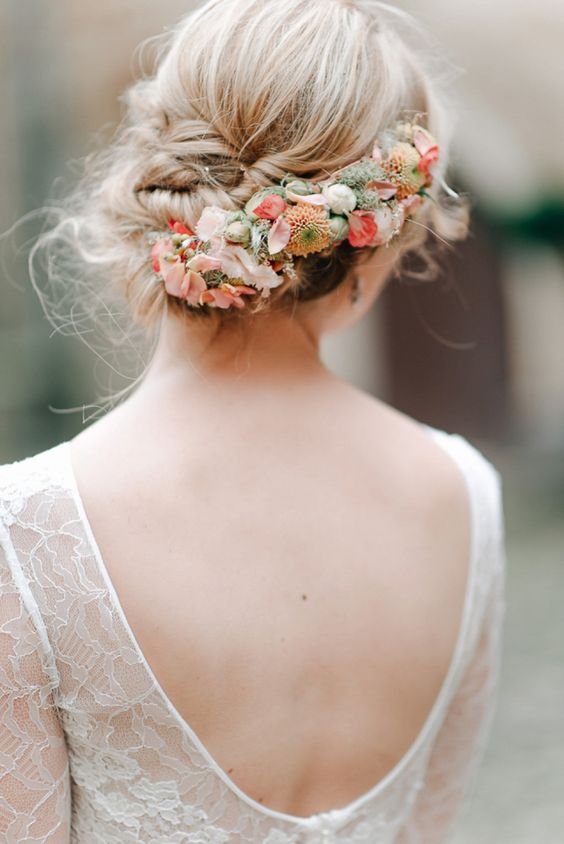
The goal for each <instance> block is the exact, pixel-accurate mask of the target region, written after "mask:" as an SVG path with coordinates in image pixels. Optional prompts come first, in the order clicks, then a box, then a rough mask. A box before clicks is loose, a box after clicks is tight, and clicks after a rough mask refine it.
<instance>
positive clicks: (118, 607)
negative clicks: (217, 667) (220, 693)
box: [51, 423, 478, 828]
mask: <svg viewBox="0 0 564 844" xmlns="http://www.w3.org/2000/svg"><path fill="white" fill-rule="evenodd" d="M419 424H420V425H421V426H422V427H423V428H425V429H427V430H428V431H430V432H431V436H432V438H433V439H435V440H437V439H438V440H439V441H440V440H441V439H442V438H443V437H450V436H452V435H451V434H449V433H447V432H446V431H442V430H441V429H439V428H434V427H432V426H429V425H426V424H424V423H419ZM437 434H439V435H440V436H439V437H437V436H436V435H437ZM71 442H72V440H64V441H63V442H61V443H59V445H58V446H54V447H53V449H52V450H51V451H52V452H53V454H55V453H56V452H57V451H60V452H61V453H62V454H63V456H64V460H65V467H64V468H65V470H66V471H65V476H66V478H67V481H68V487H69V490H70V492H71V493H72V497H73V500H74V504H75V506H76V508H77V512H78V515H79V518H80V521H81V524H82V526H83V528H84V531H85V533H86V536H87V539H88V542H89V544H90V548H91V550H92V553H93V556H94V558H95V560H96V564H97V567H98V569H99V572H100V574H101V576H102V579H103V581H104V583H105V586H106V588H107V590H108V593H109V595H110V598H111V601H112V604H113V606H114V608H115V611H116V613H117V615H118V617H119V619H120V622H121V624H122V626H123V628H124V630H125V632H126V634H127V636H128V638H129V640H130V645H131V647H132V650H133V651H134V652H135V654H136V656H137V658H138V659H139V662H140V663H141V664H142V666H143V669H144V671H145V673H146V674H147V676H148V678H149V680H150V681H151V683H152V685H153V688H154V691H156V693H157V694H158V697H159V698H160V700H161V702H162V704H163V706H164V707H165V708H166V709H167V711H168V712H169V714H170V715H171V717H172V718H173V719H174V721H175V722H176V723H177V725H178V727H179V729H180V730H181V731H182V733H183V734H185V735H186V736H187V737H188V738H189V739H190V740H191V741H192V743H193V744H194V745H195V747H196V748H197V749H198V751H199V752H200V754H201V755H202V757H203V758H204V759H205V760H206V762H207V764H208V765H209V767H210V769H211V770H212V771H213V772H214V773H215V775H216V776H217V777H218V778H219V779H221V780H222V782H223V783H224V784H225V785H226V786H227V788H228V789H229V790H230V791H231V792H232V793H233V794H234V795H235V796H237V797H238V798H239V799H240V800H242V801H243V802H244V803H246V804H247V805H248V806H250V807H251V808H252V809H253V810H254V811H255V812H258V813H259V814H261V815H266V816H268V817H270V818H272V819H276V820H279V821H284V822H286V823H291V824H294V825H298V826H301V827H304V828H307V827H315V826H318V825H319V824H320V823H323V822H331V824H332V825H334V824H339V822H341V823H346V822H348V821H349V820H350V819H351V817H352V816H353V815H354V814H355V812H356V811H357V810H359V809H360V808H361V807H362V806H364V805H366V804H367V803H370V801H371V800H373V799H375V798H376V797H378V796H380V795H381V794H382V793H383V792H384V791H385V789H386V788H387V787H388V786H389V785H390V784H392V783H393V782H394V781H395V780H397V779H398V777H399V776H400V774H401V773H402V772H403V771H404V770H405V769H406V768H407V766H408V764H409V763H410V762H411V761H412V759H414V757H415V756H416V754H417V752H418V751H419V750H420V749H421V748H422V747H424V745H425V740H426V739H427V737H428V735H429V734H430V733H431V732H432V728H433V726H434V725H435V722H437V721H438V720H439V719H440V716H441V713H442V711H443V708H444V704H445V703H446V702H447V701H448V699H449V693H450V690H451V686H452V685H453V680H454V678H455V676H456V673H457V671H458V668H459V664H460V661H461V656H462V654H463V652H464V645H465V640H466V635H467V630H468V627H469V623H470V608H471V604H472V597H473V593H474V582H475V569H476V562H477V560H476V556H477V554H476V552H477V547H478V543H477V537H476V532H477V513H476V505H475V501H474V495H473V492H472V487H471V484H470V481H469V479H468V476H467V474H466V471H465V470H464V469H463V468H462V467H461V466H460V464H459V462H458V460H457V459H456V458H455V457H453V456H452V453H451V451H450V449H448V448H444V451H445V452H446V453H447V454H448V455H449V456H450V457H451V459H452V461H453V462H454V463H455V464H456V465H457V466H458V468H459V471H460V472H461V474H462V476H463V478H464V482H465V485H466V490H467V495H468V506H469V516H470V530H471V536H470V548H469V552H468V558H469V559H468V566H467V576H466V587H465V596H464V605H463V609H462V614H461V619H460V622H459V627H458V633H457V637H456V641H455V645H454V649H453V652H452V656H451V659H450V663H449V666H448V669H447V671H446V674H445V677H444V679H443V682H442V684H441V687H440V689H439V692H438V694H437V696H436V697H435V700H434V702H433V705H432V707H431V709H430V711H429V713H428V714H427V717H426V718H425V721H424V722H423V724H422V726H421V728H420V730H419V732H418V733H417V735H416V737H415V739H414V740H413V741H412V743H411V744H410V746H409V747H408V749H407V750H406V752H405V753H404V754H403V755H402V756H401V758H400V759H399V760H398V761H397V762H396V764H395V765H394V766H393V767H392V768H391V769H390V770H389V771H388V772H387V773H386V774H384V776H383V777H381V778H380V779H379V780H378V781H377V782H376V783H375V784H374V785H373V786H371V787H370V788H369V789H368V790H367V791H365V792H364V793H363V794H361V795H359V796H358V797H356V798H354V799H353V800H351V801H350V802H349V803H347V804H345V805H344V806H341V807H337V808H335V809H327V810H325V811H322V812H316V813H314V814H312V815H292V814H290V813H287V812H282V811H278V810H277V809H270V808H269V807H268V806H264V805H262V804H261V803H259V802H258V801H256V800H254V799H253V798H252V797H251V796H250V795H248V794H246V793H245V792H244V791H243V790H242V789H241V788H239V786H238V785H237V784H236V783H235V782H234V781H233V780H232V779H231V778H230V777H229V775H228V774H227V773H226V772H225V771H224V770H223V768H221V766H220V765H219V764H218V762H217V761H216V760H215V759H214V757H213V756H212V754H211V753H210V752H209V750H208V749H207V748H206V746H205V745H204V743H203V742H202V740H201V739H200V738H199V736H198V735H197V733H196V732H195V730H194V729H193V728H192V727H191V726H190V724H189V723H188V721H186V719H185V718H184V717H183V716H182V715H181V714H180V712H179V711H178V709H177V708H176V706H175V705H174V704H173V702H172V700H171V699H170V698H169V696H168V695H167V694H166V692H165V691H164V689H163V687H162V686H161V684H160V682H159V680H158V679H157V677H156V675H155V673H154V671H153V669H152V668H151V666H150V664H149V662H148V660H147V658H146V657H145V654H144V653H143V650H142V649H141V646H140V644H139V642H138V641H137V638H136V636H135V634H134V632H133V630H132V628H131V626H130V624H129V620H128V618H127V616H126V614H125V611H124V609H123V606H122V604H121V601H120V599H119V596H118V594H117V592H116V589H115V587H114V584H113V582H112V580H111V577H110V574H109V571H108V568H107V566H106V564H105V561H104V558H103V556H102V553H101V550H100V547H99V545H98V542H97V540H96V537H95V535H94V532H93V529H92V526H91V524H90V520H89V518H88V515H87V513H86V509H85V506H84V502H83V499H82V495H81V493H80V490H79V488H78V482H77V478H76V475H75V472H74V466H73V463H72V455H71ZM441 447H443V446H441Z"/></svg>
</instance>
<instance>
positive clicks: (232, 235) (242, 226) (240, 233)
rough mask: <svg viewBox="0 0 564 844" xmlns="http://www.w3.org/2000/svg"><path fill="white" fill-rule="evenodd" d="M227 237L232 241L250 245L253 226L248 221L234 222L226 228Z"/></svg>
mask: <svg viewBox="0 0 564 844" xmlns="http://www.w3.org/2000/svg"><path fill="white" fill-rule="evenodd" d="M225 239H226V240H229V241H230V242H231V243H242V244H243V245H245V246H248V244H249V243H250V240H251V226H250V225H249V224H248V223H243V222H234V223H231V224H230V225H229V226H227V228H226V229H225Z"/></svg>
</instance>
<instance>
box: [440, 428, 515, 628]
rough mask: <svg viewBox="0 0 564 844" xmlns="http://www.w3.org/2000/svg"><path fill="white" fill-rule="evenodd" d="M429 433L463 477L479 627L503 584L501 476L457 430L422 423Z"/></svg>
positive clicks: (474, 600) (474, 602)
mask: <svg viewBox="0 0 564 844" xmlns="http://www.w3.org/2000/svg"><path fill="white" fill-rule="evenodd" d="M424 427H425V428H427V429H428V431H429V432H430V434H431V436H433V438H434V439H435V441H436V442H437V443H439V444H440V445H441V446H442V447H443V448H444V449H445V450H446V451H447V452H448V453H449V454H450V456H451V457H452V458H453V460H454V461H455V462H456V463H457V465H458V466H459V468H460V470H461V472H462V474H463V476H464V479H465V481H466V485H467V489H468V496H469V503H470V509H471V520H472V550H471V557H472V563H473V565H474V576H473V583H474V596H473V604H474V616H475V618H474V625H473V626H474V627H475V631H474V632H475V633H476V635H477V631H478V629H479V626H480V623H481V619H482V616H483V613H484V612H485V610H486V605H487V602H488V600H489V599H490V597H491V595H492V594H493V593H494V592H496V593H498V594H499V593H500V592H503V590H504V585H505V568H506V557H505V544H504V543H505V519H504V510H503V478H502V475H501V473H500V471H499V470H498V469H497V467H496V466H495V465H494V464H493V463H492V462H491V461H490V460H489V459H488V458H487V457H486V456H485V455H484V454H483V452H482V451H480V449H479V448H478V447H477V446H475V445H474V444H473V443H471V442H470V441H469V440H468V439H466V437H463V436H462V435H461V434H457V433H449V432H447V431H443V430H441V429H439V428H433V427H431V426H429V425H425V426H424Z"/></svg>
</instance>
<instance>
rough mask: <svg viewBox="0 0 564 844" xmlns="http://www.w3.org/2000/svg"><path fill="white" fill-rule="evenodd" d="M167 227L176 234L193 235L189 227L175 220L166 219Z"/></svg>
mask: <svg viewBox="0 0 564 844" xmlns="http://www.w3.org/2000/svg"><path fill="white" fill-rule="evenodd" d="M168 225H169V228H171V229H172V230H173V232H176V234H187V235H189V236H190V237H194V232H191V231H190V229H189V228H188V227H187V226H185V225H184V223H179V222H178V221H177V220H169V221H168Z"/></svg>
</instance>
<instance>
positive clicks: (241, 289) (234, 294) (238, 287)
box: [200, 284, 256, 310]
mask: <svg viewBox="0 0 564 844" xmlns="http://www.w3.org/2000/svg"><path fill="white" fill-rule="evenodd" d="M252 293H256V290H254V289H253V288H252V287H245V286H244V285H243V284H222V285H221V286H220V287H210V288H209V289H208V290H206V291H205V292H204V293H202V295H201V297H200V301H201V303H202V304H204V305H206V304H211V305H213V306H215V307H216V308H223V309H224V310H225V309H227V308H230V307H231V305H235V307H236V308H244V307H245V303H244V301H243V300H242V299H241V296H243V295H245V294H246V295H250V294H252Z"/></svg>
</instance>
